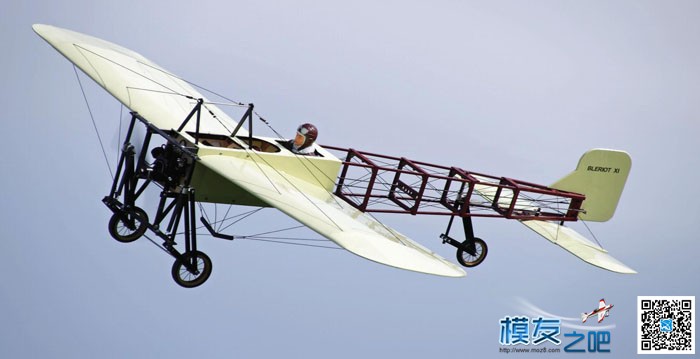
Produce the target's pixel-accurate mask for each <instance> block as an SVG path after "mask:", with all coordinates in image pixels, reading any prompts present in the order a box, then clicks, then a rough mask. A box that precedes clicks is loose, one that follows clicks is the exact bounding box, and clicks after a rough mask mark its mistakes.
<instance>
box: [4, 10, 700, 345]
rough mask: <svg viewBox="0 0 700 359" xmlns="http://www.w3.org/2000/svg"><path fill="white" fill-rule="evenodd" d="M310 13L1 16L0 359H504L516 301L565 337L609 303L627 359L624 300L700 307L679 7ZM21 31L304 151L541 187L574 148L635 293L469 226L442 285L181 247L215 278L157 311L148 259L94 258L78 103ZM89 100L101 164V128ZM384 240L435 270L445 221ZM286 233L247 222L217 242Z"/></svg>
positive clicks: (525, 233)
mask: <svg viewBox="0 0 700 359" xmlns="http://www.w3.org/2000/svg"><path fill="white" fill-rule="evenodd" d="M319 3H321V2H311V1H300V2H295V3H294V4H293V5H292V4H291V2H281V1H280V2H269V1H230V2H225V1H221V2H211V1H199V2H184V1H152V2H146V1H131V0H127V1H119V2H104V3H103V2H94V1H29V2H19V1H15V2H11V3H10V4H6V5H5V6H4V9H3V12H2V14H1V15H0V20H1V21H0V43H1V44H3V47H4V50H5V51H4V56H2V58H0V64H1V67H0V68H2V72H1V73H2V80H3V81H2V83H3V86H2V90H0V91H2V93H1V95H0V104H1V105H2V106H0V108H1V109H2V111H3V116H2V120H0V121H1V123H2V125H3V128H4V131H3V134H4V136H3V140H2V145H0V148H2V150H3V156H0V168H2V176H0V208H1V210H2V216H0V228H2V232H0V253H2V257H3V260H2V261H0V272H2V273H3V274H4V278H3V280H2V281H0V304H1V305H0V323H2V325H0V357H3V358H21V357H44V358H45V357H75V358H95V357H100V358H111V357H114V358H124V357H130V358H151V357H165V356H172V357H185V356H193V355H196V356H200V357H201V356H206V357H214V358H218V357H221V358H231V357H308V358H329V357H341V358H356V357H402V358H421V357H428V356H430V357H454V358H462V357H464V358H467V357H484V356H489V357H493V356H497V355H499V356H500V355H504V354H499V353H498V348H499V345H498V330H499V326H498V321H499V319H500V318H502V317H504V316H506V315H518V314H523V310H524V309H523V305H522V300H521V299H524V300H526V301H527V302H529V303H533V304H534V305H536V306H538V307H540V308H541V309H543V310H546V311H547V312H549V313H553V314H556V315H560V316H562V317H575V316H577V315H579V313H581V312H583V311H589V310H591V309H593V307H595V306H596V304H597V301H598V300H599V299H600V298H601V297H605V298H606V300H607V301H608V302H609V303H612V304H614V305H615V309H614V310H613V311H612V312H611V316H610V317H609V318H608V319H606V322H605V323H606V324H607V323H609V324H614V325H615V328H614V329H612V350H613V354H614V355H615V357H629V356H632V355H633V354H634V353H635V352H636V341H635V336H636V328H635V325H636V297H637V296H638V295H698V294H700V293H699V292H700V291H699V288H700V287H699V285H698V280H697V273H699V272H700V265H699V264H698V260H697V256H698V255H697V253H698V250H699V249H700V244H699V241H698V239H700V235H698V232H697V222H698V219H700V206H698V205H697V202H698V201H699V200H700V186H698V183H700V175H699V170H698V168H700V156H699V155H700V145H699V144H698V136H699V135H700V120H699V118H700V82H699V81H698V79H700V23H698V21H697V14H699V13H700V4H699V3H698V2H694V1H673V2H662V1H614V2H613V1H527V2H525V1H493V2H466V1H433V2H422V1H384V2H381V3H382V4H376V3H378V2H373V1H353V2H347V1H333V2H323V4H322V5H321V4H319ZM33 23H46V24H51V25H56V26H59V27H65V28H69V29H73V30H76V31H79V32H84V33H88V34H91V35H94V36H97V37H100V38H104V39H106V40H109V41H112V42H115V43H117V44H120V45H123V46H125V47H127V48H130V49H133V50H135V51H137V52H139V53H141V54H143V55H144V56H146V57H148V58H149V59H151V60H153V61H154V62H156V63H158V64H160V65H161V66H163V67H164V68H166V69H168V70H170V71H172V72H174V73H176V74H178V75H180V76H183V77H184V78H186V79H189V80H192V81H194V82H196V83H199V84H203V85H205V86H206V87H209V88H212V89H215V90H217V91H219V92H222V93H224V94H226V95H227V96H229V97H232V98H234V99H236V100H240V101H243V102H254V103H255V104H256V109H258V110H259V111H260V113H261V114H262V115H264V116H266V118H267V119H268V120H269V121H270V122H271V123H272V125H273V126H274V127H275V128H276V129H277V130H278V131H280V132H282V133H289V134H291V133H293V130H294V129H295V128H296V126H297V125H298V124H299V123H301V122H306V121H310V122H314V123H315V124H317V125H318V127H319V129H320V131H321V135H320V142H321V143H324V144H332V145H339V146H349V147H354V148H358V149H365V150H368V151H373V152H381V153H387V154H394V155H399V156H406V157H409V158H416V159H419V160H424V161H428V162H435V163H440V164H445V165H455V166H461V167H463V168H465V169H468V170H474V171H480V172H485V173H491V174H494V175H499V176H510V177H514V178H519V179H523V180H528V181H532V182H538V183H544V184H547V183H551V182H554V181H555V180H557V179H559V178H560V177H562V176H563V175H565V174H566V173H568V172H569V171H570V170H573V168H574V167H575V165H576V163H577V161H578V158H579V156H580V155H581V154H582V153H583V152H585V151H586V150H588V149H590V148H594V147H604V148H615V149H623V150H626V151H628V152H629V153H630V154H631V156H632V159H633V165H632V174H631V176H630V178H629V180H628V184H627V187H626V189H625V192H624V193H623V196H622V201H621V203H620V206H619V207H618V211H617V213H616V215H615V217H614V218H613V219H612V220H611V221H610V222H607V223H602V224H592V225H591V229H592V230H593V231H594V232H595V234H596V236H597V237H598V239H599V240H600V241H601V242H602V243H603V245H604V247H606V248H607V249H608V250H609V252H610V253H611V254H612V255H613V256H614V257H616V258H617V259H619V260H621V261H622V262H624V263H625V264H627V265H629V266H630V267H632V268H634V269H636V270H637V271H638V272H639V274H637V275H633V276H628V275H620V274H616V273H611V272H607V271H604V270H601V269H598V268H595V267H592V266H589V265H587V264H585V263H584V262H582V261H580V260H578V259H577V258H575V257H573V256H571V255H570V254H568V253H567V252H565V251H563V250H561V249H560V248H557V247H556V246H553V245H551V244H550V243H549V242H547V241H546V240H544V239H541V238H538V237H537V235H536V234H534V233H533V232H531V231H530V230H528V229H527V228H525V227H523V226H522V225H519V224H518V223H514V222H508V221H503V220H477V221H476V223H475V225H476V230H477V235H478V236H479V237H482V238H484V239H486V240H487V242H488V243H489V256H488V258H487V259H486V261H485V262H484V263H483V264H482V265H481V266H479V267H478V268H475V269H472V270H468V276H467V277H466V278H463V279H445V278H437V277H432V276H426V275H420V274H416V273H411V272H406V271H400V270H396V269H392V268H389V267H385V266H381V265H377V264H374V263H371V262H367V261H363V260H361V259H359V258H358V257H355V256H353V255H351V254H348V253H346V252H343V251H335V250H323V249H312V248H300V247H292V246H282V245H273V244H266V243H255V242H245V241H240V242H233V243H230V242H225V241H221V240H213V239H209V238H204V239H202V241H200V248H201V249H202V250H204V251H205V252H207V253H208V254H209V255H210V257H211V258H212V259H213V261H214V273H213V274H212V277H211V278H210V279H209V281H208V282H207V283H206V284H205V285H203V286H202V287H200V288H198V289H195V290H185V289H183V288H180V287H178V286H177V285H175V284H174V282H173V281H172V280H171V278H170V266H171V264H172V261H171V258H170V257H168V256H166V255H165V254H164V253H162V252H160V251H158V250H157V249H156V248H155V247H154V246H152V245H150V244H149V243H148V242H146V241H138V242H136V243H133V244H131V245H123V244H121V243H117V242H116V241H114V240H112V239H110V237H109V234H108V233H107V221H108V219H109V216H110V212H109V211H108V210H107V209H106V208H105V207H104V206H103V205H102V203H101V202H100V199H101V198H102V197H103V196H104V195H105V194H107V192H108V190H109V185H110V179H109V174H108V172H107V170H106V166H105V163H104V160H103V158H102V154H101V152H100V150H99V145H98V142H97V139H96V137H95V135H94V132H93V129H92V124H91V123H90V118H89V115H88V113H87V109H86V107H85V103H84V101H83V98H82V95H81V93H80V88H79V87H78V83H77V81H76V79H75V74H74V73H73V69H72V67H71V66H70V64H69V63H68V62H67V61H66V60H65V59H64V58H62V57H61V56H60V55H59V54H58V53H57V52H55V51H54V50H53V49H52V48H51V47H50V46H48V45H47V44H46V43H45V42H44V41H43V40H41V39H40V38H39V37H38V36H36V35H35V34H34V33H33V32H32V30H31V25H32V24H33ZM83 79H84V84H86V83H87V81H89V80H87V79H86V78H83ZM86 90H87V94H88V97H89V99H90V101H91V106H92V108H93V112H94V113H95V116H96V120H97V123H98V126H100V131H101V133H102V134H103V136H104V138H105V143H106V144H107V145H108V146H110V150H111V152H110V154H111V155H112V157H114V158H116V153H115V150H114V148H115V147H116V144H117V142H118V140H117V137H118V136H117V124H118V122H119V116H120V107H119V104H118V103H117V102H116V101H115V100H113V99H111V98H110V97H108V96H107V95H105V93H104V92H103V91H102V90H101V89H99V88H97V87H96V86H94V85H89V86H87V87H86ZM112 160H113V159H112ZM382 219H383V220H384V221H385V222H386V223H387V224H389V225H390V226H392V227H394V228H397V229H398V230H399V231H401V232H403V233H405V234H406V235H408V236H410V237H411V238H414V239H415V240H417V241H419V242H421V243H422V244H424V245H426V246H428V247H430V248H433V249H435V250H436V251H437V252H438V253H440V254H441V255H443V256H444V257H446V258H450V259H453V258H454V251H453V249H451V248H450V247H447V246H443V245H441V244H440V240H439V239H438V235H439V234H440V233H441V232H442V231H443V230H444V227H445V225H446V220H445V219H444V218H412V217H407V216H406V217H404V216H393V217H392V216H387V217H382ZM288 223H290V221H288V220H287V219H285V217H284V216H282V215H280V214H278V213H275V211H274V210H264V211H263V215H258V218H256V219H253V220H251V221H249V222H247V223H245V224H241V227H239V230H240V232H242V233H251V232H255V231H256V230H259V229H266V228H281V227H283V226H284V225H286V224H288ZM576 228H577V229H579V230H581V231H585V228H582V227H576ZM261 231H262V230H261ZM300 235H309V233H305V232H301V233H300ZM562 355H563V354H562ZM553 356H556V355H553Z"/></svg>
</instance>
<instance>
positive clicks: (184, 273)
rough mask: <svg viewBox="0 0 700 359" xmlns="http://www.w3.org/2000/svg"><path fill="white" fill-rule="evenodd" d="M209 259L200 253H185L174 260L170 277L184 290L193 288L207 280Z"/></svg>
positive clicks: (210, 265)
mask: <svg viewBox="0 0 700 359" xmlns="http://www.w3.org/2000/svg"><path fill="white" fill-rule="evenodd" d="M211 267H212V264H211V259H209V257H208V256H207V255H206V254H204V253H202V252H200V251H193V252H186V253H183V254H182V255H181V256H180V257H178V258H177V259H175V263H173V269H172V275H173V279H174V280H175V283H177V284H179V285H180V286H182V287H185V288H194V287H197V286H199V285H201V284H202V283H204V282H206V280H207V279H209V275H210V274H211Z"/></svg>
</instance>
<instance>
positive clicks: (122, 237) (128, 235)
mask: <svg viewBox="0 0 700 359" xmlns="http://www.w3.org/2000/svg"><path fill="white" fill-rule="evenodd" d="M127 216H134V222H135V224H136V228H133V229H131V228H129V227H127V225H126V224H125V223H124V222H122V220H121V218H120V217H119V216H118V215H116V214H113V215H112V218H110V219H109V234H110V235H111V236H112V238H114V239H116V240H117V241H119V242H122V243H130V242H133V241H135V240H137V239H139V238H141V236H143V234H144V233H146V229H147V228H148V226H147V224H148V215H147V214H146V212H145V211H144V210H142V209H141V208H138V207H134V209H133V210H132V211H131V213H127Z"/></svg>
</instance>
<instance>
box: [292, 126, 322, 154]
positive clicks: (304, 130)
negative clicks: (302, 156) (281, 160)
mask: <svg viewBox="0 0 700 359" xmlns="http://www.w3.org/2000/svg"><path fill="white" fill-rule="evenodd" d="M316 137H318V130H317V129H316V126H314V125H312V124H310V123H305V124H303V125H301V126H299V128H297V135H296V137H294V143H293V144H292V147H293V148H294V150H303V149H305V148H307V147H309V146H311V145H313V144H314V141H316Z"/></svg>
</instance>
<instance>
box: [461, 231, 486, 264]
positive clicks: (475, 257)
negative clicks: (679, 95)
mask: <svg viewBox="0 0 700 359" xmlns="http://www.w3.org/2000/svg"><path fill="white" fill-rule="evenodd" d="M467 242H468V240H465V241H464V242H462V247H465V246H467V245H468V244H467ZM470 252H472V253H470ZM486 253H488V247H487V246H486V242H484V241H483V240H482V239H481V238H474V247H473V248H470V250H469V251H465V250H464V249H462V248H461V247H460V248H459V249H457V261H459V263H460V264H461V265H463V266H465V267H476V266H478V265H479V264H480V263H481V262H483V261H484V259H485V258H486Z"/></svg>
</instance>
